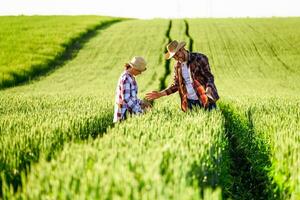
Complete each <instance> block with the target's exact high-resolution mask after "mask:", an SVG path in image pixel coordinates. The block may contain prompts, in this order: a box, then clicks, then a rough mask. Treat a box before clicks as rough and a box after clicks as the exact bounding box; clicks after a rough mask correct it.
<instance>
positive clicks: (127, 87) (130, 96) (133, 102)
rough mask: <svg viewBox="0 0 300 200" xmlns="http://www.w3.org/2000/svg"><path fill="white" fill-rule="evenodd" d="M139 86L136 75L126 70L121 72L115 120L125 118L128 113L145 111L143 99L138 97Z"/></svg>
mask: <svg viewBox="0 0 300 200" xmlns="http://www.w3.org/2000/svg"><path fill="white" fill-rule="evenodd" d="M137 93H138V86H137V83H136V81H135V78H134V76H132V75H131V74H129V73H128V72H127V71H126V70H125V71H124V73H122V74H121V76H120V78H119V81H118V86H117V90H116V101H115V112H114V122H117V121H121V120H124V119H125V118H126V113H127V112H128V113H130V114H132V113H133V114H139V113H143V110H142V108H141V100H140V99H138V97H137Z"/></svg>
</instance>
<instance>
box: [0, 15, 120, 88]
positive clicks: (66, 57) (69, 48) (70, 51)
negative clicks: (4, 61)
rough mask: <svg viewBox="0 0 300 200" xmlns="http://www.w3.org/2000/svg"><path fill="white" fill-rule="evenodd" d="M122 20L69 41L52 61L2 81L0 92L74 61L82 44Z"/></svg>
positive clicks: (109, 23)
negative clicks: (26, 73) (30, 71)
mask: <svg viewBox="0 0 300 200" xmlns="http://www.w3.org/2000/svg"><path fill="white" fill-rule="evenodd" d="M121 21H122V20H120V19H116V20H111V21H106V22H103V23H101V24H99V25H97V26H95V27H94V28H92V29H89V30H87V31H86V32H85V33H83V34H81V35H80V36H79V37H77V38H73V39H71V41H70V43H69V44H66V45H64V48H65V50H64V52H62V53H60V54H57V56H56V57H55V58H54V59H53V60H49V61H48V62H46V63H43V64H39V65H33V66H32V69H35V71H33V72H32V73H31V74H29V75H24V74H23V75H22V74H17V73H12V74H11V75H12V77H13V80H8V81H3V82H2V83H1V85H0V90H2V89H6V88H9V87H14V86H18V85H22V84H26V83H27V82H30V81H31V80H35V79H38V78H39V77H40V76H43V75H48V74H50V73H53V72H54V71H55V70H56V69H58V68H59V67H62V66H63V65H64V64H65V63H66V62H68V61H70V60H72V59H74V58H75V57H76V55H77V54H78V52H79V51H80V49H82V48H83V46H84V44H85V43H87V42H88V41H89V40H90V39H91V38H92V37H94V36H95V35H96V34H97V31H98V30H101V29H107V28H108V27H109V26H111V25H113V24H115V23H118V22H121Z"/></svg>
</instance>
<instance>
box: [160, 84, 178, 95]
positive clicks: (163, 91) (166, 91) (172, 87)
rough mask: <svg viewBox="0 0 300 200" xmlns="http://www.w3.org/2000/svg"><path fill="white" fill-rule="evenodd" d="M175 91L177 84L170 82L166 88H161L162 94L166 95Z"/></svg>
mask: <svg viewBox="0 0 300 200" xmlns="http://www.w3.org/2000/svg"><path fill="white" fill-rule="evenodd" d="M177 91H178V87H177V85H175V84H172V85H171V86H169V87H168V88H166V89H164V90H162V91H161V93H163V96H167V95H170V94H173V93H175V92H177Z"/></svg>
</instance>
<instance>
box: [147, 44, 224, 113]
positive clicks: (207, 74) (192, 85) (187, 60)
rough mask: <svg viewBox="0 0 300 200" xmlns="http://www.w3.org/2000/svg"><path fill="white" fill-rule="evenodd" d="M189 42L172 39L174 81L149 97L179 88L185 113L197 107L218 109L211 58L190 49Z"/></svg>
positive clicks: (173, 91)
mask: <svg viewBox="0 0 300 200" xmlns="http://www.w3.org/2000/svg"><path fill="white" fill-rule="evenodd" d="M185 45H186V43H185V42H179V43H178V42H177V41H176V40H174V41H172V42H171V43H169V44H168V45H167V50H168V52H167V53H166V55H165V58H166V59H171V58H174V59H175V61H176V63H175V65H174V83H173V84H172V85H171V86H170V87H168V88H166V89H164V90H162V91H160V92H158V91H152V92H149V93H147V94H146V98H147V99H148V100H154V99H158V98H160V97H163V96H166V95H170V94H173V93H175V92H177V91H179V95H180V98H181V109H182V110H183V111H184V112H185V111H187V110H188V109H192V108H193V107H194V106H199V107H202V108H205V109H208V110H211V109H214V108H216V101H217V100H218V99H219V95H218V91H217V88H216V86H215V83H214V76H213V75H212V73H211V71H210V66H209V63H208V58H207V57H206V56H205V55H204V54H201V53H193V52H189V51H187V50H186V49H185V48H184V47H185Z"/></svg>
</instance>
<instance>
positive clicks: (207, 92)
mask: <svg viewBox="0 0 300 200" xmlns="http://www.w3.org/2000/svg"><path fill="white" fill-rule="evenodd" d="M205 93H206V96H207V97H208V98H209V99H210V100H211V101H214V98H213V97H212V89H211V87H207V88H206V91H205Z"/></svg>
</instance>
